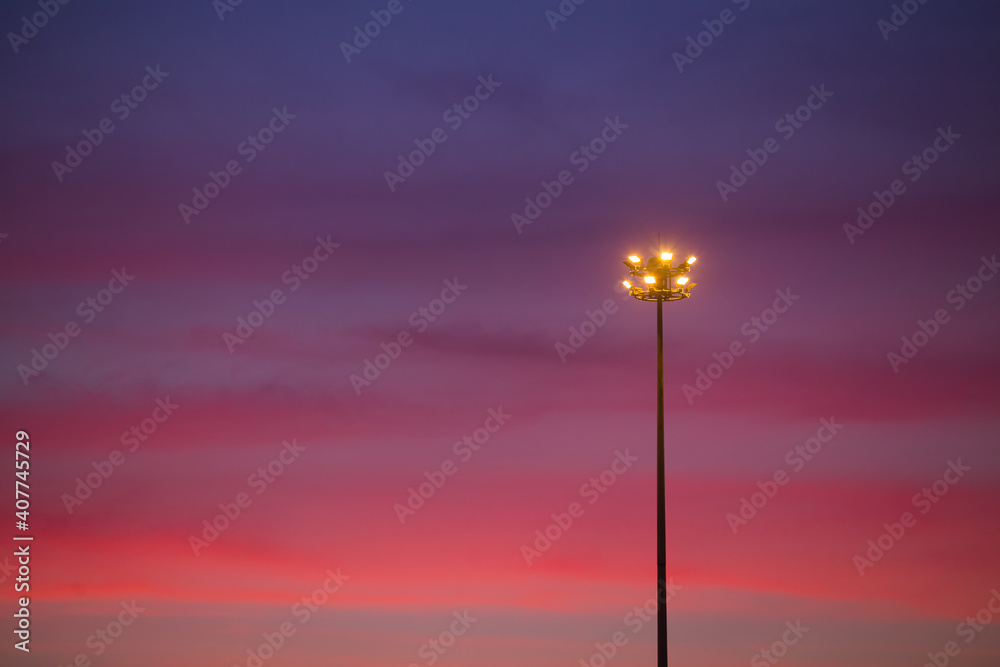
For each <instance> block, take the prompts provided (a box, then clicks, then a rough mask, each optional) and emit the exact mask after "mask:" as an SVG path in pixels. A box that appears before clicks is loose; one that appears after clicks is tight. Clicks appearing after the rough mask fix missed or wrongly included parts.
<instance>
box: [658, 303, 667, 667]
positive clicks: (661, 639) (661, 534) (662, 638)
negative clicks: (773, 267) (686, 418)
mask: <svg viewBox="0 0 1000 667" xmlns="http://www.w3.org/2000/svg"><path fill="white" fill-rule="evenodd" d="M663 464H664V456H663V297H662V296H659V295H658V296H657V299H656V567H657V590H656V600H657V606H656V624H657V635H656V643H657V647H658V648H657V652H658V654H659V658H658V660H657V664H658V665H659V667H667V520H666V519H667V517H666V484H665V482H664V479H663Z"/></svg>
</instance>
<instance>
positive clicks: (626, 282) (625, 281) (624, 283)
mask: <svg viewBox="0 0 1000 667" xmlns="http://www.w3.org/2000/svg"><path fill="white" fill-rule="evenodd" d="M622 285H624V286H625V289H632V283H630V282H629V281H627V280H623V281H622Z"/></svg>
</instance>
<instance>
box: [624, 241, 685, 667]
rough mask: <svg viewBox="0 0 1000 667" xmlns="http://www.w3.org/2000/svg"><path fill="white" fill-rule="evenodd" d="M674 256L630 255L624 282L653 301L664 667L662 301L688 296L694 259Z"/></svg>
mask: <svg viewBox="0 0 1000 667" xmlns="http://www.w3.org/2000/svg"><path fill="white" fill-rule="evenodd" d="M673 258H674V256H673V253H670V252H661V253H660V256H659V257H656V256H653V257H650V258H648V259H647V260H646V262H645V264H643V261H642V258H641V257H639V256H638V255H630V256H629V258H628V261H626V262H625V266H627V267H628V269H629V273H630V274H631V275H632V276H633V277H635V278H636V279H637V280H636V282H635V284H633V283H632V282H631V281H628V280H626V281H624V282H623V284H624V285H625V287H627V288H628V291H629V294H631V295H632V296H634V297H635V298H636V299H638V300H640V301H655V302H656V568H657V590H656V601H657V606H656V625H657V635H656V645H657V665H659V667H667V521H666V499H665V496H666V484H665V482H664V478H663V464H664V460H663V459H664V457H663V302H664V301H680V300H681V299H686V298H688V297H690V296H691V288H692V287H694V286H695V283H692V282H690V281H689V279H688V277H687V273H688V271H690V270H691V265H692V264H694V263H695V261H696V260H697V258H696V257H688V259H687V261H686V262H684V263H682V264H679V265H677V266H674V265H673V263H672V262H673Z"/></svg>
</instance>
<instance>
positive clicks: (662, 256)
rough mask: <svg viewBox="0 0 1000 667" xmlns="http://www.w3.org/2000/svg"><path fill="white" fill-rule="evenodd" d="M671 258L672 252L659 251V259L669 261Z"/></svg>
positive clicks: (672, 256)
mask: <svg viewBox="0 0 1000 667" xmlns="http://www.w3.org/2000/svg"><path fill="white" fill-rule="evenodd" d="M673 258H674V253H672V252H664V253H660V259H662V260H663V261H664V262H669V261H670V260H672V259H673Z"/></svg>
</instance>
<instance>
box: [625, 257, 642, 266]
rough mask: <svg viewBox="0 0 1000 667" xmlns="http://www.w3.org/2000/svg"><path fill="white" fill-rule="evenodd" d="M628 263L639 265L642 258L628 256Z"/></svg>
mask: <svg viewBox="0 0 1000 667" xmlns="http://www.w3.org/2000/svg"><path fill="white" fill-rule="evenodd" d="M628 261H630V262H632V263H633V264H641V263H642V258H641V257H639V255H629V256H628Z"/></svg>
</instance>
